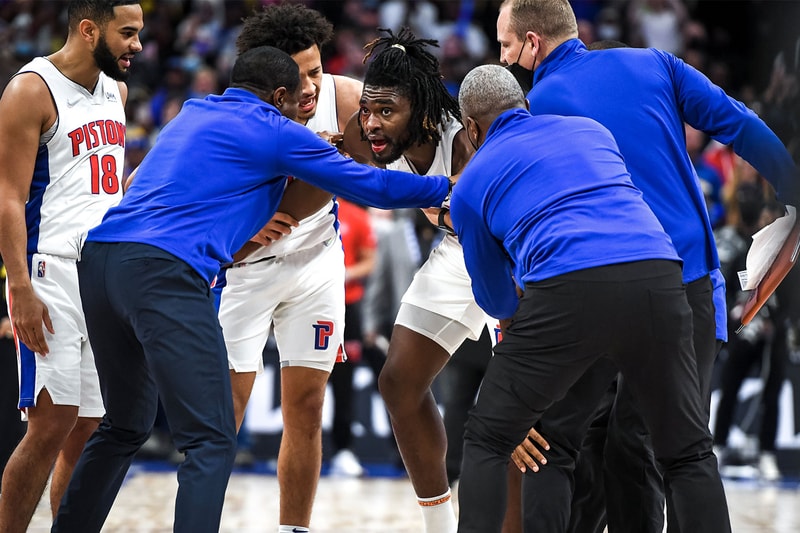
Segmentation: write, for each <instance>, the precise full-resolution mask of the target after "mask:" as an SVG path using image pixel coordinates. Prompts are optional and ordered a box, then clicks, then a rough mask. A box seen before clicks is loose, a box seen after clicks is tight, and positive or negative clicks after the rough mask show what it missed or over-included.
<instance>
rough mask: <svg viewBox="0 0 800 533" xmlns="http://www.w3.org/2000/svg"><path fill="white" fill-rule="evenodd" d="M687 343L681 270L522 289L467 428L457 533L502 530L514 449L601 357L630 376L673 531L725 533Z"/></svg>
mask: <svg viewBox="0 0 800 533" xmlns="http://www.w3.org/2000/svg"><path fill="white" fill-rule="evenodd" d="M692 341H693V339H692V312H691V308H690V307H689V304H688V302H687V298H686V292H685V290H684V288H683V285H682V281H681V271H680V267H679V266H678V265H677V264H675V263H671V262H665V261H643V262H637V263H628V264H620V265H612V266H607V267H601V268H594V269H588V270H584V271H579V272H573V273H570V274H566V275H563V276H558V277H556V278H552V279H549V280H545V281H542V282H537V283H529V284H526V287H525V294H524V296H523V298H522V299H521V301H520V305H519V308H518V309H517V312H516V314H515V315H514V317H513V321H512V323H511V325H510V326H509V328H508V330H507V331H506V332H504V339H503V341H502V342H501V343H500V344H498V345H497V347H496V348H495V357H494V358H493V359H492V361H491V362H490V363H489V367H488V370H487V374H486V377H485V378H484V382H483V385H482V388H481V392H480V394H479V397H478V402H477V404H476V407H475V409H474V410H473V411H472V413H471V415H470V418H469V421H468V423H467V428H466V432H465V438H464V441H465V442H464V462H463V469H462V477H461V486H460V490H459V507H460V509H461V511H460V517H459V531H460V532H462V533H463V532H472V531H475V532H481V533H488V532H492V531H498V532H499V531H500V528H501V524H502V521H503V512H504V510H505V503H506V465H507V463H508V456H509V454H510V453H511V451H512V450H513V449H514V447H515V446H516V445H517V444H519V442H521V441H522V439H523V437H524V436H525V435H526V432H527V430H528V428H530V427H531V426H532V425H533V424H535V423H536V422H537V421H538V420H539V418H540V417H541V416H542V413H543V412H544V411H545V410H546V409H547V408H548V407H549V406H550V405H551V404H552V403H553V402H554V401H556V400H559V399H561V398H562V397H564V395H565V394H566V393H567V391H568V390H569V388H570V387H571V386H572V385H573V384H574V383H575V382H577V381H578V380H579V379H580V378H581V376H583V374H584V372H585V371H586V370H587V369H588V368H589V367H590V366H592V364H594V363H595V362H596V361H598V360H600V359H601V358H603V357H607V358H608V359H610V360H611V361H612V362H613V363H614V364H615V365H616V366H617V367H618V368H619V369H620V371H621V372H622V374H623V375H624V376H625V378H626V380H627V383H628V386H629V387H630V389H631V393H632V395H633V398H634V399H635V401H636V403H637V405H638V406H639V407H640V409H641V412H642V414H643V416H644V418H645V420H646V421H647V423H648V429H649V430H650V435H651V437H652V443H653V449H654V451H655V455H656V457H657V458H658V460H659V463H660V466H661V468H662V469H663V471H664V483H665V489H666V499H667V505H668V507H669V508H670V509H672V510H673V511H674V516H675V521H676V525H679V526H680V528H681V530H683V531H693V532H706V531H723V532H725V531H730V521H729V518H728V512H727V504H726V501H725V493H724V491H723V488H722V483H721V480H720V477H719V472H718V471H717V461H716V458H715V457H714V454H713V453H712V451H711V435H710V432H709V430H708V425H707V415H706V413H707V408H704V398H703V395H702V394H701V391H700V384H699V381H698V371H697V362H696V360H695V355H694V350H693V342H692ZM607 386H608V382H607V383H606V387H607ZM604 390H605V388H603V389H602V390H601V395H602V392H603V391H604ZM596 405H597V404H596V403H595V404H594V405H593V407H596Z"/></svg>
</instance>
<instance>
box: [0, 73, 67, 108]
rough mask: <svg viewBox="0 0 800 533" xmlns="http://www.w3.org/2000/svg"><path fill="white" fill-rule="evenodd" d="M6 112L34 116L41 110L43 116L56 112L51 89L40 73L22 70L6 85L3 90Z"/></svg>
mask: <svg viewBox="0 0 800 533" xmlns="http://www.w3.org/2000/svg"><path fill="white" fill-rule="evenodd" d="M0 102H2V109H3V110H4V113H7V112H18V113H23V114H25V115H27V116H28V117H30V118H32V117H33V116H35V115H36V114H37V112H39V113H40V114H41V116H42V117H44V116H46V115H49V114H51V113H54V112H55V104H54V103H53V96H52V94H51V92H50V89H49V87H48V85H47V83H46V82H45V80H44V79H43V78H42V77H41V75H40V74H38V73H36V72H32V71H25V72H20V73H19V74H17V75H15V76H14V77H13V78H11V80H10V81H9V82H8V85H6V87H5V90H4V91H3V95H2V98H0Z"/></svg>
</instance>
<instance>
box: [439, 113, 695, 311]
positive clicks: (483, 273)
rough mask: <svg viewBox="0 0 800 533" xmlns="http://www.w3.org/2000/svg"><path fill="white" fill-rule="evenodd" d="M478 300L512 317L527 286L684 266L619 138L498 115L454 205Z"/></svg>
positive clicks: (598, 129)
mask: <svg viewBox="0 0 800 533" xmlns="http://www.w3.org/2000/svg"><path fill="white" fill-rule="evenodd" d="M450 208H451V216H452V219H453V227H454V229H455V231H456V233H457V234H458V238H459V241H460V242H461V244H462V246H463V248H464V261H465V263H466V266H467V271H468V272H469V274H470V277H471V278H472V289H473V293H474V294H475V300H476V301H477V302H478V305H480V306H481V308H483V310H484V311H486V312H487V313H488V314H489V315H491V316H493V317H497V318H508V317H511V316H512V315H513V314H514V312H515V311H516V308H517V304H518V298H517V294H516V290H515V283H514V281H515V280H516V281H517V282H518V284H519V285H520V286H523V285H524V283H526V282H529V281H541V280H544V279H548V278H552V277H554V276H558V275H560V274H566V273H568V272H573V271H576V270H584V269H587V268H593V267H598V266H604V265H611V264H618V263H627V262H632V261H642V260H647V259H666V260H673V261H680V259H679V257H678V254H677V253H676V251H675V248H674V247H673V246H672V243H671V241H670V238H669V236H668V235H667V234H666V233H665V232H664V229H663V228H662V227H661V224H660V223H659V222H658V219H657V218H656V217H655V215H654V214H653V212H652V210H651V209H650V208H649V207H648V206H647V204H646V203H645V201H644V199H643V198H642V193H641V192H640V191H639V190H638V189H637V188H636V187H635V186H634V185H633V183H632V182H631V178H630V175H629V174H628V171H627V169H626V168H625V163H624V161H623V159H622V156H621V155H620V153H619V149H618V148H617V145H616V143H615V142H614V138H613V137H612V136H611V134H610V133H609V132H608V130H607V129H605V128H604V127H603V126H601V125H600V124H598V123H597V122H595V121H593V120H590V119H587V118H582V117H559V116H554V115H542V116H536V117H534V116H532V115H531V114H530V113H528V112H527V111H526V110H524V109H513V110H510V111H506V112H505V113H503V114H502V115H500V116H499V117H498V118H497V119H496V120H495V121H494V123H493V124H492V126H491V127H490V128H489V131H488V132H487V135H486V140H485V141H484V143H483V144H482V145H481V147H480V148H479V149H478V151H477V152H476V153H475V155H474V156H473V158H472V160H470V162H469V163H468V164H467V166H466V168H465V169H464V171H463V173H462V175H461V177H460V178H459V181H458V184H457V185H456V186H455V187H454V188H453V196H452V198H451V200H450Z"/></svg>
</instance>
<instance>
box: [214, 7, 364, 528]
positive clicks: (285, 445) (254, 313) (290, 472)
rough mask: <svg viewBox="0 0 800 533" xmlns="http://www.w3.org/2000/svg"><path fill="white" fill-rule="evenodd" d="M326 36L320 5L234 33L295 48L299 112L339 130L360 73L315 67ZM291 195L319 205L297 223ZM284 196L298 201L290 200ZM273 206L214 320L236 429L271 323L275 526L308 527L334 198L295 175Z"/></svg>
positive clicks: (229, 278)
mask: <svg viewBox="0 0 800 533" xmlns="http://www.w3.org/2000/svg"><path fill="white" fill-rule="evenodd" d="M332 36H333V26H332V25H331V23H330V22H328V20H326V19H325V18H324V17H323V16H322V15H321V14H320V13H318V12H317V11H314V10H312V9H308V8H306V7H305V6H303V5H301V4H288V3H283V4H279V5H272V6H268V7H266V8H264V9H263V10H262V11H260V12H259V13H257V14H255V15H252V16H250V17H248V18H246V19H245V20H244V25H243V28H242V32H241V34H240V35H239V38H238V41H237V46H238V48H239V52H240V53H242V52H245V51H247V50H249V49H251V48H254V47H257V46H263V45H269V46H274V47H276V48H278V49H280V50H283V51H284V52H286V53H288V54H289V55H291V56H292V59H294V60H295V62H296V63H297V65H298V67H299V68H300V80H301V88H302V89H301V90H302V95H301V99H300V105H299V108H298V116H297V120H298V122H300V123H301V124H305V126H306V127H307V128H309V129H310V130H312V131H314V132H325V134H326V135H329V134H331V133H335V134H338V132H340V131H344V126H345V124H346V123H347V119H348V118H349V117H350V116H351V115H353V114H354V113H355V112H356V111H357V110H358V99H359V98H360V96H361V82H359V81H357V80H354V79H351V78H347V77H344V76H334V75H331V74H324V73H323V71H322V60H321V57H320V49H321V47H322V46H323V45H324V44H325V43H327V42H328V41H329V40H330V39H331V37H332ZM265 142H266V141H265ZM293 195H294V196H293ZM292 198H295V199H298V200H299V203H300V204H302V208H303V209H304V210H308V209H309V207H310V206H316V211H312V213H313V214H311V215H310V216H309V217H307V218H304V219H302V221H301V222H300V223H299V225H298V224H297V220H296V219H294V217H292V216H290V215H289V214H288V213H285V212H280V210H281V209H290V208H291V207H289V206H290V204H291V201H292ZM320 200H321V201H320ZM320 204H321V207H320ZM291 205H292V206H294V207H297V202H296V203H294V204H291ZM278 210H279V212H278V213H276V215H275V217H274V218H273V219H272V220H271V221H270V222H269V223H268V224H267V225H266V226H265V228H264V229H263V230H262V231H261V232H260V233H259V235H258V236H257V237H256V239H255V240H256V241H257V242H260V243H262V244H266V246H261V244H256V245H255V246H253V243H248V245H247V246H246V249H245V250H243V254H247V255H246V256H245V257H244V258H242V259H241V260H239V261H237V262H235V263H234V265H233V267H232V268H230V269H227V270H225V271H224V273H225V276H224V281H223V284H222V297H221V300H220V310H219V319H220V323H221V325H222V329H223V334H224V336H225V345H226V347H227V350H228V362H229V365H230V374H231V384H232V388H233V405H234V413H235V416H236V427H237V430H238V429H239V428H240V427H241V424H242V421H243V419H244V413H245V407H246V406H247V402H248V400H249V398H250V393H251V392H252V389H253V383H254V381H255V378H256V374H257V373H258V372H261V371H263V362H262V353H263V351H264V345H265V343H266V341H267V337H268V335H269V332H270V329H273V328H274V334H275V338H276V341H277V344H278V352H279V353H280V360H281V380H280V382H281V411H282V415H283V434H282V437H281V446H280V451H279V453H278V482H279V484H280V524H281V525H280V529H279V531H289V532H291V531H307V528H308V527H309V523H310V520H311V509H312V505H313V502H314V494H315V492H316V488H317V483H318V481H319V473H320V467H321V464H322V404H323V399H324V397H325V387H326V384H327V382H328V376H329V375H330V372H331V369H332V368H333V365H334V362H335V361H336V360H337V356H342V354H343V352H342V343H343V342H344V341H343V334H344V312H345V301H344V283H345V267H344V251H343V248H342V243H341V240H340V238H339V234H338V221H337V217H336V211H337V204H336V202H335V200H333V199H332V197H331V195H330V194H329V193H327V192H324V191H322V190H320V189H317V188H316V187H313V186H311V185H308V184H306V183H303V182H301V181H299V180H294V181H293V182H292V183H291V184H290V185H289V187H288V188H287V191H286V196H285V200H284V202H283V203H282V204H281V206H280V207H279V208H278ZM292 211H293V212H294V213H297V211H296V209H292ZM298 216H299V215H298ZM287 222H288V225H287ZM292 226H293V227H292ZM290 227H291V232H290V233H288V234H286V232H288V231H289V229H290ZM253 249H254V251H252V252H250V253H249V254H248V250H253ZM239 255H242V254H237V257H238V256H239Z"/></svg>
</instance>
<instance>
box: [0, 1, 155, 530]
mask: <svg viewBox="0 0 800 533" xmlns="http://www.w3.org/2000/svg"><path fill="white" fill-rule="evenodd" d="M67 16H68V22H69V34H68V36H67V41H66V44H65V45H64V47H63V48H61V49H60V50H58V51H57V52H55V53H53V54H52V55H50V56H48V57H39V58H36V59H34V60H33V61H31V62H30V63H28V64H27V65H25V66H24V67H22V68H21V69H20V70H19V72H18V73H17V74H16V75H15V76H14V77H13V78H12V79H11V81H10V82H9V84H8V86H7V87H6V90H5V92H4V94H3V96H2V98H1V99H0V227H2V228H3V231H2V232H0V254H2V256H3V260H4V262H5V265H6V269H7V270H8V296H9V298H8V302H9V313H10V315H11V319H12V323H13V327H14V338H15V340H16V342H17V352H18V356H19V371H20V399H19V408H20V409H21V410H22V411H23V414H24V415H26V416H27V418H28V431H27V434H26V435H25V437H24V438H23V440H22V442H20V444H19V446H17V448H16V450H15V451H14V453H13V455H12V456H11V458H10V459H9V462H8V465H7V467H6V470H5V473H4V475H3V494H2V497H0V531H3V532H9V531H10V532H14V531H25V529H26V528H27V526H28V523H29V522H30V520H31V517H32V515H33V512H34V510H35V508H36V505H37V504H38V503H39V499H40V498H41V496H42V493H43V492H44V488H45V485H46V483H47V478H48V476H49V474H50V470H51V469H52V468H53V464H54V462H55V468H54V469H53V480H52V483H51V486H50V506H51V510H52V511H53V513H54V514H55V512H56V511H57V509H58V504H59V502H60V501H61V495H62V494H63V492H64V490H65V488H66V485H67V482H68V481H69V477H70V475H71V473H72V470H73V467H74V466H75V463H76V461H77V460H78V456H79V455H80V452H81V450H82V448H83V445H84V443H85V442H86V439H87V438H88V437H89V435H90V434H91V433H92V431H94V429H95V428H96V427H97V424H98V422H99V419H100V417H102V416H103V412H104V409H103V403H102V398H101V397H100V390H99V387H98V382H97V373H96V371H95V368H94V358H93V355H92V352H91V348H90V347H89V340H88V338H87V335H86V325H85V322H84V316H83V311H82V309H81V301H80V297H79V294H78V277H77V272H76V266H75V261H76V259H77V258H78V256H79V252H80V249H81V244H82V239H83V238H84V236H85V234H86V231H88V230H89V228H91V227H92V226H94V225H96V224H97V223H98V222H100V219H101V218H102V217H103V215H104V214H105V212H106V210H107V209H108V208H109V207H111V206H113V205H115V204H116V203H118V202H119V200H120V198H121V197H122V188H121V187H120V179H121V173H122V168H123V155H124V151H125V111H124V105H125V99H126V97H127V93H128V92H127V87H126V86H125V84H124V83H123V82H122V81H121V80H124V79H125V78H126V76H127V74H128V69H129V68H130V65H131V60H132V59H133V56H134V54H136V53H137V52H139V51H140V50H141V49H142V45H141V43H140V42H139V32H140V31H141V29H142V26H143V22H142V8H141V7H140V6H139V5H138V2H136V1H116V2H114V1H109V0H73V1H72V2H70V4H69V6H68V8H67Z"/></svg>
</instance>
